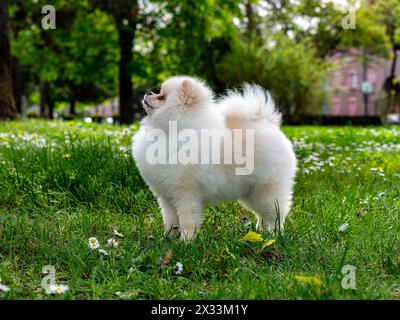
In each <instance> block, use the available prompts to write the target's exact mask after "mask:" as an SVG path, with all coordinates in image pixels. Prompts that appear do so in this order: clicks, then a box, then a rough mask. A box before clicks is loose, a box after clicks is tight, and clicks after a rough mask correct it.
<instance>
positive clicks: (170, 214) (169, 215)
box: [157, 197, 179, 236]
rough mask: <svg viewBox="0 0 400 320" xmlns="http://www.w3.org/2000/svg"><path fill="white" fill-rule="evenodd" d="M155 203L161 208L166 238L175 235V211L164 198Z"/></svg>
mask: <svg viewBox="0 0 400 320" xmlns="http://www.w3.org/2000/svg"><path fill="white" fill-rule="evenodd" d="M157 201H158V204H159V205H160V208H161V214H162V217H163V222H164V230H165V234H166V235H168V236H174V235H176V234H177V233H178V232H179V217H178V215H177V213H176V210H175V209H174V208H173V207H172V205H171V204H170V203H169V202H168V201H167V200H166V199H164V198H161V197H159V198H157Z"/></svg>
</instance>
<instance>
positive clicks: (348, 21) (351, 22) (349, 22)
mask: <svg viewBox="0 0 400 320" xmlns="http://www.w3.org/2000/svg"><path fill="white" fill-rule="evenodd" d="M342 28H343V29H345V30H348V29H356V9H355V8H350V10H349V13H348V14H347V15H345V16H344V17H343V19H342Z"/></svg>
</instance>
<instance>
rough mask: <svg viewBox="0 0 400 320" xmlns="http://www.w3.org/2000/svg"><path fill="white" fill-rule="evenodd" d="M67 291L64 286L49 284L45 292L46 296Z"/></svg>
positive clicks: (66, 287) (67, 288)
mask: <svg viewBox="0 0 400 320" xmlns="http://www.w3.org/2000/svg"><path fill="white" fill-rule="evenodd" d="M68 290H69V287H68V286H67V285H65V284H51V285H50V286H49V288H48V289H47V290H46V293H47V294H62V293H65V292H67V291H68Z"/></svg>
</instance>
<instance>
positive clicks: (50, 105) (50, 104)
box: [48, 96, 54, 120]
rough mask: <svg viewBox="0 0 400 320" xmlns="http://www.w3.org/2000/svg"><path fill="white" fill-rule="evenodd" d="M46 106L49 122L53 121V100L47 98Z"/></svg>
mask: <svg viewBox="0 0 400 320" xmlns="http://www.w3.org/2000/svg"><path fill="white" fill-rule="evenodd" d="M48 106H49V119H50V120H53V119H54V117H53V113H54V101H53V99H52V98H51V97H50V96H49V103H48Z"/></svg>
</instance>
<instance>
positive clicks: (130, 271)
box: [128, 267, 136, 273]
mask: <svg viewBox="0 0 400 320" xmlns="http://www.w3.org/2000/svg"><path fill="white" fill-rule="evenodd" d="M135 271H136V268H133V267H132V268H129V270H128V273H133V272H135Z"/></svg>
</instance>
